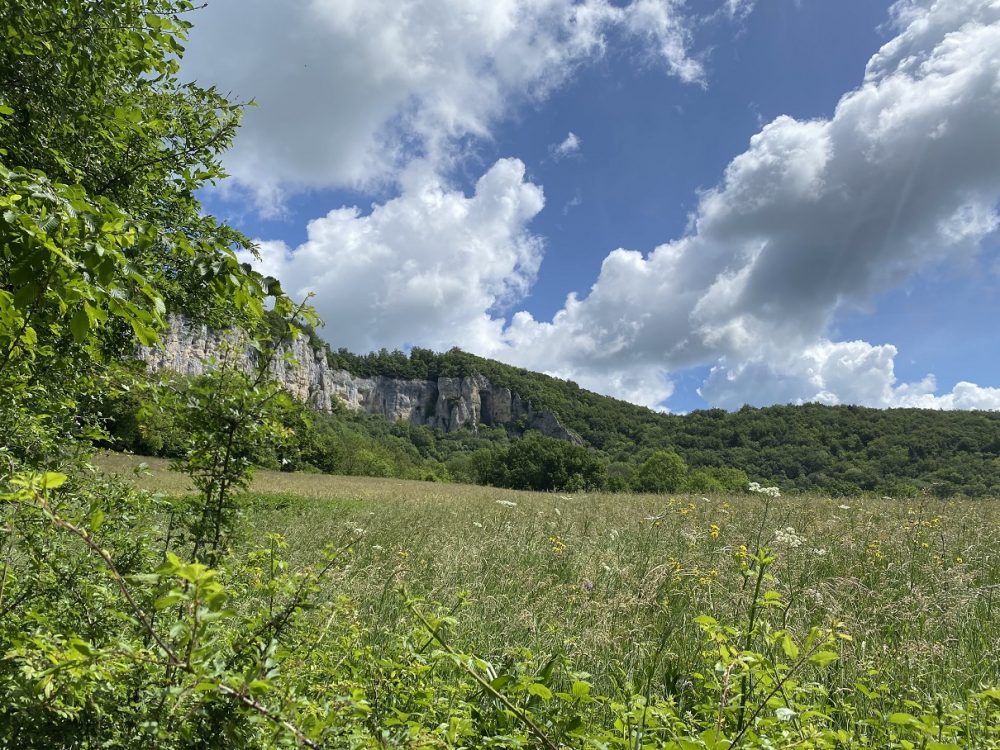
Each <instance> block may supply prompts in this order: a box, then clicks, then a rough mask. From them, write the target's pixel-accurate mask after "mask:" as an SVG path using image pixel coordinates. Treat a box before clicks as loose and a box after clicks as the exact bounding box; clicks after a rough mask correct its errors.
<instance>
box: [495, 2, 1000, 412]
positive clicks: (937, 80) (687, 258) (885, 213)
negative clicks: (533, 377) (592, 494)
mask: <svg viewBox="0 0 1000 750" xmlns="http://www.w3.org/2000/svg"><path fill="white" fill-rule="evenodd" d="M893 12H894V19H895V22H896V23H897V25H898V35H897V36H896V38H894V39H893V40H892V41H890V42H889V43H888V44H886V45H885V46H884V47H883V48H882V49H881V50H880V51H879V52H878V53H877V54H876V55H875V56H874V57H873V58H872V59H871V61H870V63H869V65H868V68H867V71H866V74H865V77H864V80H863V82H862V83H861V85H860V86H859V87H858V88H857V89H856V90H854V91H851V92H849V93H847V94H845V95H844V96H843V98H842V99H841V100H840V102H839V103H838V105H837V107H836V110H835V113H834V115H833V116H832V117H831V118H830V119H820V120H810V121H801V120H796V119H794V118H791V117H787V116H783V117H779V118H777V119H775V120H774V121H772V122H771V123H769V124H767V125H766V126H765V127H764V128H763V129H762V130H761V131H760V132H759V133H758V134H756V135H755V136H754V137H753V138H752V139H751V141H750V146H749V148H748V149H747V150H746V151H745V152H744V153H742V154H740V155H739V156H737V157H736V158H735V159H734V160H733V161H732V162H731V163H730V164H729V166H728V167H727V169H726V172H725V176H724V179H723V180H722V183H721V184H720V185H719V186H717V187H716V188H715V189H712V190H710V191H707V192H706V193H705V194H703V195H702V197H701V200H700V204H699V207H698V209H697V211H696V212H695V214H694V215H693V216H692V219H691V228H690V231H689V232H688V233H687V234H686V235H685V236H684V237H682V238H680V239H677V240H674V241H671V242H668V243H666V244H664V245H661V246H660V247H657V248H656V249H655V250H653V251H652V252H651V253H649V254H648V255H642V254H641V253H639V252H635V251H629V250H625V249H619V250H615V251H614V252H612V253H611V254H610V255H609V256H608V257H607V258H606V259H605V261H604V264H603V266H602V269H601V272H600V275H599V277H598V279H597V281H596V282H595V283H594V285H593V286H592V288H591V289H590V291H589V294H587V295H586V296H585V297H580V296H578V295H575V294H573V295H570V296H569V298H568V299H567V301H566V304H565V306H564V307H563V309H562V310H561V311H560V312H559V313H557V314H556V316H555V317H554V318H553V320H552V321H551V322H542V321H536V320H534V319H532V318H531V316H529V315H527V314H521V315H519V316H515V317H514V319H513V320H512V322H511V324H510V325H509V327H508V328H507V329H506V331H505V341H506V344H507V346H508V352H507V354H506V356H507V357H508V358H509V359H512V360H514V361H517V362H518V363H520V364H523V365H525V366H531V367H541V366H544V363H546V362H550V361H553V360H555V361H558V362H560V363H561V366H562V368H563V370H565V371H569V372H573V373H577V375H578V376H580V375H581V374H587V375H588V376H589V377H591V378H592V379H596V380H600V379H602V378H603V379H605V380H606V382H607V383H608V386H606V387H605V388H604V390H606V391H607V390H614V386H613V383H614V382H615V379H616V377H617V375H618V374H619V373H622V372H626V371H629V370H632V369H633V368H656V367H659V368H660V371H661V372H668V371H673V370H676V369H679V368H683V367H687V366H691V365H696V364H706V363H713V362H715V363H716V366H715V370H713V373H712V375H711V377H710V378H709V380H708V382H707V383H706V384H705V386H704V388H703V389H702V393H703V394H704V395H705V396H706V398H707V399H708V400H709V401H710V402H712V403H718V404H724V405H727V406H738V405H739V404H740V403H742V402H744V401H746V402H774V401H779V402H780V401H797V400H818V401H825V402H829V403H840V402H852V403H865V404H872V405H880V406H891V405H903V404H910V405H913V404H917V403H921V404H928V405H930V404H933V405H935V406H938V407H941V408H951V407H962V408H968V407H969V406H970V405H972V404H986V405H988V404H991V403H995V402H994V401H992V400H991V399H992V398H993V397H994V394H993V390H991V389H981V388H978V387H977V386H974V385H970V384H962V385H961V387H956V389H955V391H954V392H953V393H951V394H945V395H943V396H935V395H934V394H933V390H934V382H933V379H931V378H927V379H925V380H923V381H921V382H920V383H916V384H906V383H903V384H898V383H896V380H895V376H894V374H893V368H892V363H893V357H894V356H895V354H896V350H895V348H894V347H893V346H891V345H884V346H873V345H871V344H868V343H866V342H831V341H829V340H827V339H826V337H825V336H826V332H827V330H828V328H829V326H830V323H831V321H832V319H833V317H834V315H835V313H836V312H837V311H838V310H841V309H843V308H844V307H845V306H853V305H859V304H863V303H865V302H866V301H868V300H870V299H871V298H872V297H873V296H874V295H877V294H878V293H880V292H882V291H885V290H887V289H889V288H891V287H893V286H894V285H897V284H898V283H899V282H900V281H902V280H903V279H905V278H907V277H909V276H911V275H913V274H915V273H917V272H920V271H922V270H926V269H929V268H933V267H934V266H935V264H942V263H956V262H959V261H961V260H962V259H964V258H968V257H970V256H971V255H973V254H974V253H976V252H977V251H978V249H979V246H980V241H981V240H982V239H983V238H984V237H986V236H987V235H989V234H991V233H992V232H994V231H995V230H996V228H997V226H998V217H997V212H996V206H997V201H998V199H1000V2H997V1H996V0H993V1H992V2H982V1H981V0H936V1H935V2H916V1H913V2H910V1H906V2H902V3H899V4H897V5H896V6H895V8H894V11H893ZM667 389H668V387H667V386H662V387H660V388H659V389H658V390H657V389H655V388H654V389H651V390H650V391H649V394H648V397H647V398H641V397H640V398H638V399H636V400H640V401H645V402H649V401H652V400H653V399H655V398H656V397H657V395H658V392H663V391H664V390H667Z"/></svg>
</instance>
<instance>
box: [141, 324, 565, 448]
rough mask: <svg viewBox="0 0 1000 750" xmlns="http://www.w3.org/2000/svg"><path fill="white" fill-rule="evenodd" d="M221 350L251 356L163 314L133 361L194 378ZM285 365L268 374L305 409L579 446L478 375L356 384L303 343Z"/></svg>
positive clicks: (280, 360)
mask: <svg viewBox="0 0 1000 750" xmlns="http://www.w3.org/2000/svg"><path fill="white" fill-rule="evenodd" d="M227 348H228V349H229V350H231V351H235V352H236V355H235V356H238V357H240V358H241V359H242V361H243V366H245V367H247V368H249V367H250V366H251V364H252V359H251V358H252V357H253V356H254V353H253V352H252V351H250V350H249V349H248V348H246V347H242V346H240V344H239V336H238V335H235V334H221V333H219V332H217V331H214V330H212V329H209V328H208V327H207V326H204V325H200V324H195V323H192V322H190V321H188V320H186V319H184V318H181V317H178V316H171V318H170V328H169V330H168V331H167V332H166V333H164V335H163V336H162V346H161V347H139V350H138V356H139V358H140V359H142V360H143V361H144V362H145V363H146V367H147V368H148V369H149V370H150V371H151V372H157V371H160V370H170V371H173V372H178V373H182V374H185V375H200V374H202V373H204V372H206V371H207V370H209V369H210V368H211V367H212V366H213V364H212V362H213V360H214V359H217V358H218V357H219V356H221V353H222V352H223V351H224V350H226V349H227ZM287 351H288V353H289V354H290V355H291V357H290V359H286V358H285V357H275V358H274V360H273V362H272V363H271V374H272V375H273V376H274V378H275V380H277V381H278V382H279V383H281V384H282V385H283V386H284V387H285V388H286V389H288V391H289V392H290V393H292V394H293V395H295V396H296V397H297V398H299V399H301V400H302V401H305V402H306V403H309V404H311V405H312V406H313V407H315V408H317V409H320V410H323V411H332V410H333V408H334V405H335V404H336V403H337V402H339V403H341V404H343V405H344V406H345V407H347V408H348V409H352V410H354V411H363V412H367V413H369V414H377V415H379V416H381V417H383V418H385V419H387V420H389V421H392V422H396V421H399V420H403V421H406V422H411V423H413V424H418V425H428V426H430V427H434V428H437V429H441V430H444V431H446V432H453V431H455V430H459V429H462V428H466V429H471V430H476V429H478V427H479V425H481V424H483V425H496V426H503V427H506V428H508V430H511V431H514V432H519V431H522V430H524V429H535V430H538V431H539V432H541V433H543V434H545V435H548V436H549V437H555V438H560V439H562V440H570V441H572V442H577V443H579V442H581V441H580V438H579V437H578V436H577V435H576V434H575V433H573V432H572V431H571V430H568V429H566V428H565V427H563V425H562V424H560V422H559V420H558V418H557V417H556V416H555V415H554V414H553V413H552V412H550V411H547V410H543V409H535V408H534V406H533V405H532V403H531V402H530V401H528V400H525V399H522V398H521V397H520V396H519V395H518V394H516V393H512V392H511V390H510V389H509V388H505V387H503V386H497V385H494V384H493V383H491V382H490V381H489V380H487V379H486V378H485V377H483V376H482V375H479V374H473V375H469V376H466V377H462V378H448V377H439V378H437V379H436V380H402V379H399V378H390V377H385V376H382V375H379V376H376V377H373V378H362V377H357V376H355V375H352V374H351V373H350V372H348V371H347V370H337V369H333V368H331V367H330V366H329V365H328V364H327V361H326V355H325V353H324V352H322V351H320V350H318V349H314V348H312V346H310V344H309V341H308V340H307V339H306V337H301V338H299V339H296V340H295V341H293V342H291V343H289V344H288V350H287Z"/></svg>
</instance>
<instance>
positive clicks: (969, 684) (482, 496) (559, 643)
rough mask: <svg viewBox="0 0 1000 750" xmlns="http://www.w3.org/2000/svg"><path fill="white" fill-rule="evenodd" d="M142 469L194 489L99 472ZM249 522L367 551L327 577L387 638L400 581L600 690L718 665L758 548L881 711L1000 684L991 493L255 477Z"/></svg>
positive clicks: (792, 613) (839, 672) (509, 653)
mask: <svg viewBox="0 0 1000 750" xmlns="http://www.w3.org/2000/svg"><path fill="white" fill-rule="evenodd" d="M140 461H145V462H146V463H147V464H148V465H149V467H150V469H151V474H149V475H147V476H144V477H139V478H137V479H136V480H135V481H136V482H137V483H138V484H139V485H140V486H142V487H144V488H146V489H151V490H155V491H160V492H164V493H168V494H182V493H183V492H184V491H185V489H186V486H187V485H186V480H185V479H184V478H183V477H181V476H179V475H176V474H174V473H173V472H170V471H169V470H168V468H167V463H166V462H165V461H162V460H158V459H139V458H138V457H130V456H121V455H115V454H111V455H105V456H103V457H101V458H100V460H99V463H100V465H101V466H102V467H104V468H105V469H106V470H109V471H116V472H121V473H123V475H124V474H127V473H128V472H129V471H130V470H131V468H132V467H134V466H136V465H137V464H138V463H139V462H140ZM245 521H246V523H245V524H244V525H243V528H244V531H243V532H242V533H243V535H244V536H243V537H242V538H241V539H239V540H237V541H236V542H235V543H236V544H237V545H251V544H257V543H266V540H267V538H268V536H267V535H269V534H280V535H281V536H282V537H283V538H284V540H286V542H287V544H288V548H287V550H285V556H286V557H287V559H288V560H289V564H290V565H291V566H292V567H296V566H305V565H309V564H312V563H315V562H317V556H318V551H319V550H321V549H322V548H323V547H324V545H327V544H331V543H332V544H335V545H341V544H345V543H351V540H354V541H353V543H351V547H350V551H349V553H348V558H347V561H346V562H345V563H344V564H343V565H342V566H341V567H339V568H338V569H337V570H335V571H334V572H333V574H332V576H331V577H330V578H329V579H328V585H329V586H330V587H332V589H333V590H334V591H335V592H336V593H337V594H342V595H346V596H348V597H350V599H351V600H352V601H353V602H354V603H355V606H356V607H357V611H358V615H359V617H360V618H361V619H362V620H363V621H364V622H365V623H366V624H367V626H368V627H369V628H370V630H371V637H372V638H374V639H376V640H377V639H378V638H380V637H382V636H385V637H388V634H389V633H391V632H393V631H395V630H398V629H399V628H401V627H404V623H405V622H407V621H409V620H411V619H412V617H411V613H410V612H409V611H408V610H407V607H406V605H405V602H404V599H403V597H402V596H401V595H400V594H399V593H398V591H399V590H400V589H401V588H403V587H405V588H406V589H407V590H408V591H409V592H410V594H411V595H413V596H419V597H422V598H425V599H427V600H429V601H433V602H437V603H440V604H441V605H442V606H444V607H445V608H446V609H449V610H454V616H455V618H456V619H457V624H456V626H455V636H454V637H455V638H456V640H458V641H460V642H461V643H462V644H463V646H464V647H465V648H467V649H468V650H469V651H471V652H475V653H476V654H479V655H481V656H485V657H489V658H491V659H499V660H501V661H502V660H503V659H505V658H513V655H514V654H517V653H519V652H520V651H521V650H522V649H529V650H530V651H531V652H533V653H535V654H553V653H560V654H564V655H566V656H567V657H568V658H569V660H570V661H571V662H572V663H573V664H574V665H575V666H576V668H578V669H582V670H585V671H586V672H588V673H590V674H591V675H592V676H593V681H594V683H595V688H600V689H601V690H605V691H614V690H616V689H619V688H621V686H622V685H624V684H626V683H628V684H631V685H633V686H634V685H635V684H637V683H638V682H641V679H642V676H643V675H645V674H647V672H648V671H649V670H650V668H651V666H652V667H655V672H656V680H657V681H658V683H660V687H661V689H663V690H664V691H666V692H667V693H677V692H679V691H682V690H683V687H684V686H683V684H682V683H683V682H684V680H686V679H688V675H689V674H690V673H691V672H692V671H695V670H696V668H697V667H698V665H699V664H701V662H702V661H703V657H702V651H703V648H704V644H705V637H704V633H703V632H702V630H703V629H702V628H700V627H699V626H698V624H697V623H696V621H695V618H696V617H698V616H699V615H710V616H712V617H714V618H716V619H717V620H718V621H719V622H720V623H723V624H734V625H735V624H737V623H738V622H739V621H740V620H741V619H742V618H746V616H747V611H748V601H749V600H750V599H751V591H750V590H749V589H751V588H752V587H753V584H754V579H753V577H752V576H749V575H748V564H747V562H748V557H749V555H750V554H751V552H750V551H752V550H753V549H755V548H756V547H757V546H758V545H762V546H766V547H768V548H769V549H770V550H771V551H772V552H773V554H774V556H775V557H776V561H775V562H774V563H773V564H771V565H770V567H769V568H768V574H767V576H766V577H765V580H764V581H763V588H764V589H766V590H770V591H774V592H776V593H777V594H779V595H780V606H778V607H777V608H776V610H777V613H776V615H775V616H776V618H777V621H778V624H779V625H781V626H783V627H786V628H788V629H789V631H790V632H794V633H799V634H803V633H805V632H806V631H808V629H809V628H810V627H811V626H813V625H818V626H830V625H836V627H839V628H842V629H843V630H844V631H845V632H846V633H848V634H850V636H851V638H852V639H851V640H843V641H842V642H841V643H840V649H839V655H840V658H839V660H838V661H837V662H836V664H835V665H834V666H833V667H831V668H830V669H828V670H826V671H825V672H824V674H823V678H822V679H823V681H824V684H825V686H826V688H827V689H829V690H831V691H833V692H836V691H837V690H849V691H853V690H855V689H856V686H857V685H859V684H860V685H862V686H863V688H864V690H865V691H867V692H868V693H870V694H871V698H870V700H871V706H870V709H871V710H873V711H876V712H877V713H881V712H884V711H888V710H889V708H890V707H898V706H899V705H901V702H902V701H905V700H907V699H912V700H915V701H918V702H921V703H922V704H926V703H927V701H928V699H930V700H931V702H933V700H935V697H936V696H937V697H941V698H943V699H946V700H954V701H962V700H963V699H964V696H966V695H967V694H968V692H969V691H972V690H976V689H979V688H981V687H983V686H985V685H990V684H993V685H995V684H997V683H998V682H1000V552H998V548H997V544H996V540H997V539H998V538H1000V505H998V504H997V503H996V502H994V501H970V500H948V501H943V500H936V499H928V498H924V499H918V500H901V501H897V500H893V499H889V498H883V499H869V498H865V499H861V498H858V499H849V500H844V499H843V498H837V499H831V498H828V497H824V496H822V495H810V496H796V497H782V498H770V497H767V496H762V495H739V496H728V497H727V496H710V497H709V496H701V495H690V496H680V495H676V496H674V495H671V496H665V495H609V494H583V493H581V494H575V495H568V494H559V493H555V494H544V493H530V492H515V491H510V490H501V489H495V488H488V487H478V486H469V485H455V484H435V483H428V482H416V481H402V480H396V479H374V478H360V477H342V476H326V475H312V474H283V473H278V472H269V471H260V472H258V473H257V475H256V477H255V479H254V482H253V486H252V488H251V490H250V492H249V494H248V495H247V498H246V510H245ZM460 602H461V603H460ZM664 643H665V646H664V645H663V644H664ZM654 659H655V664H654V663H653V661H654Z"/></svg>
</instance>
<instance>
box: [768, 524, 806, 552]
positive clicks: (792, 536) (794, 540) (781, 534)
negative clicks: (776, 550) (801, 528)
mask: <svg viewBox="0 0 1000 750" xmlns="http://www.w3.org/2000/svg"><path fill="white" fill-rule="evenodd" d="M805 541H806V538H805V537H804V536H801V535H800V534H798V533H797V532H796V531H795V527H794V526H786V527H785V528H783V529H778V530H777V531H775V532H774V543H775V544H779V545H782V546H784V547H788V548H790V549H795V548H796V547H801V546H802V545H803V544H804V543H805Z"/></svg>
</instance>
